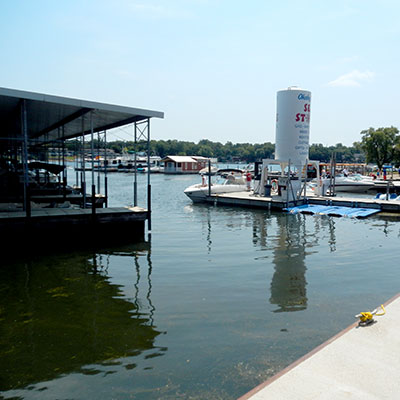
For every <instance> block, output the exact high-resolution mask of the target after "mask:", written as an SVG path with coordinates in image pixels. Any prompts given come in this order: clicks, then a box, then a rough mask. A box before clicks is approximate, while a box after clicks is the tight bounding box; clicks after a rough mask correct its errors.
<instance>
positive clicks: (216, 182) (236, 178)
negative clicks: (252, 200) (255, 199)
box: [184, 170, 250, 203]
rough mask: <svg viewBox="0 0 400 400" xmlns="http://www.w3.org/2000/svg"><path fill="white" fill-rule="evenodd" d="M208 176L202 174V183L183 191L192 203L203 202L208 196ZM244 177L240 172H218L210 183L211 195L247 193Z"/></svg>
mask: <svg viewBox="0 0 400 400" xmlns="http://www.w3.org/2000/svg"><path fill="white" fill-rule="evenodd" d="M208 178H209V177H208V176H207V175H206V174H202V183H200V184H197V185H192V186H189V187H188V188H186V189H185V190H184V193H185V194H186V196H188V197H189V198H190V199H191V200H192V201H193V202H194V203H198V202H202V201H205V200H206V198H207V196H208V194H209V189H208V188H209V186H208ZM249 190H250V189H249V186H248V185H247V182H246V175H245V174H244V173H243V172H242V171H240V170H219V171H218V172H217V174H216V178H213V182H211V194H223V193H234V192H245V191H249Z"/></svg>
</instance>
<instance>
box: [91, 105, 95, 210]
mask: <svg viewBox="0 0 400 400" xmlns="http://www.w3.org/2000/svg"><path fill="white" fill-rule="evenodd" d="M90 140H91V149H90V152H91V153H92V154H91V163H92V215H93V216H94V215H95V214H96V186H95V184H94V135H93V110H91V111H90Z"/></svg>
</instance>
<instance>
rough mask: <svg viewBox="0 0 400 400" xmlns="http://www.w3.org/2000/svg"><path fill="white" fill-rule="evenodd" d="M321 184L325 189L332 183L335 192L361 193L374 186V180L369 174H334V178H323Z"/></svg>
mask: <svg viewBox="0 0 400 400" xmlns="http://www.w3.org/2000/svg"><path fill="white" fill-rule="evenodd" d="M322 184H323V186H324V188H325V189H326V190H328V189H329V186H330V185H331V184H334V188H335V192H350V193H362V192H366V191H368V190H370V189H373V188H374V187H375V183H374V180H373V179H372V177H370V176H363V175H358V174H356V175H349V176H344V175H336V176H335V180H332V181H331V180H330V179H329V178H323V179H322Z"/></svg>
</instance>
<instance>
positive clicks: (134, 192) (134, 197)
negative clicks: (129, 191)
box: [133, 122, 137, 207]
mask: <svg viewBox="0 0 400 400" xmlns="http://www.w3.org/2000/svg"><path fill="white" fill-rule="evenodd" d="M134 145H135V147H134V148H135V156H134V157H135V163H134V164H135V171H134V178H135V179H134V181H133V206H134V207H136V206H137V155H136V153H137V124H136V122H135V124H134Z"/></svg>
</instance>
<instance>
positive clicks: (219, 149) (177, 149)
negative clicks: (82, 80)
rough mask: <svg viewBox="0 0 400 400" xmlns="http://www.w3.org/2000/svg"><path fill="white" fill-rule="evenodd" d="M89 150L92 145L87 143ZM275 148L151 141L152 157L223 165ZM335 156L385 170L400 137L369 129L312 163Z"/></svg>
mask: <svg viewBox="0 0 400 400" xmlns="http://www.w3.org/2000/svg"><path fill="white" fill-rule="evenodd" d="M80 146H81V142H80V141H78V140H70V141H68V143H67V148H68V149H69V150H72V151H74V150H79V149H80V148H81V147H80ZM86 146H87V148H90V146H91V142H90V141H89V142H86ZM94 146H95V148H104V143H101V142H98V141H97V140H95V142H94ZM106 147H107V148H108V149H111V150H113V151H114V152H115V153H117V154H122V153H124V152H135V151H136V152H146V151H147V142H138V143H137V144H136V146H135V143H134V142H133V141H123V140H116V141H110V142H107V144H106ZM274 151H275V145H274V144H273V143H270V142H266V143H255V144H252V143H235V144H234V143H232V142H226V143H225V144H222V143H220V142H213V141H211V140H208V139H202V140H200V141H199V142H198V143H194V142H189V141H180V140H151V141H150V152H151V155H158V156H160V157H165V156H168V155H180V156H193V155H198V156H204V157H215V158H218V160H219V161H220V162H232V161H238V160H240V161H244V162H248V163H250V162H254V161H260V160H262V159H263V158H273V157H274ZM333 152H334V153H335V157H336V162H339V163H361V162H367V163H376V164H377V166H378V168H380V169H381V168H382V166H383V165H384V164H385V163H392V164H396V165H399V164H400V135H399V130H398V129H397V128H395V127H393V126H392V127H388V128H378V129H374V128H369V129H367V130H364V131H362V132H361V140H360V141H359V142H354V143H353V145H352V146H345V145H343V144H342V143H338V144H336V145H334V146H324V145H323V144H311V145H310V151H309V157H310V159H311V160H317V161H321V162H329V161H330V159H331V156H332V153H333Z"/></svg>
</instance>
